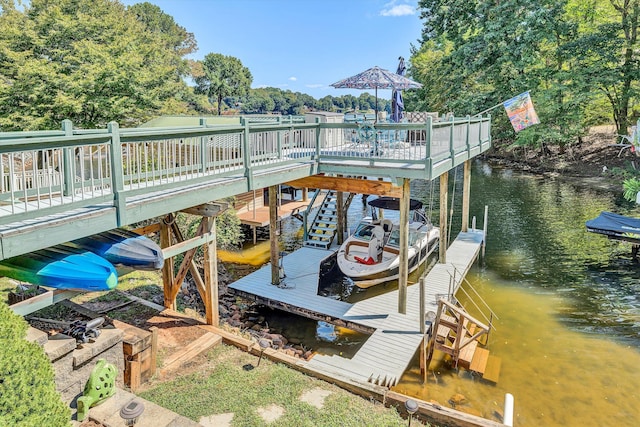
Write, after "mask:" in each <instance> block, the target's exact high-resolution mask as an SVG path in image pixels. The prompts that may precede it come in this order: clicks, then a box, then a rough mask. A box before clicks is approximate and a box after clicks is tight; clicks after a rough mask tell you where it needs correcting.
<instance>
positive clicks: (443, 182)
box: [439, 172, 449, 264]
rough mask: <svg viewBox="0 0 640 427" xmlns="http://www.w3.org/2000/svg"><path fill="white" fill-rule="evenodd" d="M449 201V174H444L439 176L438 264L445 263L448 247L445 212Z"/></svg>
mask: <svg viewBox="0 0 640 427" xmlns="http://www.w3.org/2000/svg"><path fill="white" fill-rule="evenodd" d="M448 200H449V172H445V173H443V174H442V175H440V245H439V251H440V254H439V255H440V264H446V263H447V247H449V241H448V238H447V229H448V228H449V227H447V223H448V219H447V212H448V211H449V208H448V205H447V203H448Z"/></svg>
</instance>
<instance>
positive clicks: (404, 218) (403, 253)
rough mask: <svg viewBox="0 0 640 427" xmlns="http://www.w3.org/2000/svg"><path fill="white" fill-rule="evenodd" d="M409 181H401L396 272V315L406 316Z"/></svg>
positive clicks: (406, 179)
mask: <svg viewBox="0 0 640 427" xmlns="http://www.w3.org/2000/svg"><path fill="white" fill-rule="evenodd" d="M409 183H410V181H409V179H408V178H404V179H403V181H402V197H401V199H400V266H399V271H398V313H401V314H407V282H408V281H409V202H410V200H411V196H410V194H409ZM418 259H420V256H419V255H418Z"/></svg>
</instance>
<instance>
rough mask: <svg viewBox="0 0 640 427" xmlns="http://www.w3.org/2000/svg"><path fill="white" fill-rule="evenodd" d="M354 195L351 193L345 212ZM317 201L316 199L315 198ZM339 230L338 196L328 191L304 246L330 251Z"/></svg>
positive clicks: (345, 202)
mask: <svg viewBox="0 0 640 427" xmlns="http://www.w3.org/2000/svg"><path fill="white" fill-rule="evenodd" d="M353 196H354V195H353V193H349V195H348V197H346V199H345V201H344V211H345V212H346V211H347V209H348V208H349V205H350V204H351V200H352V199H353ZM314 200H315V198H314ZM314 200H312V201H311V204H310V205H309V209H311V207H312V206H313V202H314ZM337 230H338V207H337V195H336V192H335V191H333V190H330V191H327V194H326V196H325V198H324V200H323V201H322V204H321V205H320V208H319V209H318V213H317V214H316V217H315V218H314V220H313V222H312V223H311V225H310V226H309V231H308V232H307V234H306V236H307V237H306V239H305V241H304V243H303V244H304V246H307V247H315V248H322V249H329V247H330V246H331V243H333V239H334V238H335V236H336V232H337Z"/></svg>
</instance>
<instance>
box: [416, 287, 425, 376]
mask: <svg viewBox="0 0 640 427" xmlns="http://www.w3.org/2000/svg"><path fill="white" fill-rule="evenodd" d="M418 283H419V284H420V333H421V334H422V341H421V342H420V373H421V374H422V378H423V381H422V382H423V383H424V378H426V372H427V366H426V364H427V353H426V350H427V348H426V347H427V346H426V342H425V341H426V336H425V332H426V329H427V328H426V325H425V323H424V321H425V315H424V310H425V307H424V302H425V292H424V291H425V289H424V276H421V277H420V280H419V282H418Z"/></svg>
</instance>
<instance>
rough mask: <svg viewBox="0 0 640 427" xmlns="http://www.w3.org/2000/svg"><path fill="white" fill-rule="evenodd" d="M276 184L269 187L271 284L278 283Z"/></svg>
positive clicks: (278, 251) (278, 252)
mask: <svg viewBox="0 0 640 427" xmlns="http://www.w3.org/2000/svg"><path fill="white" fill-rule="evenodd" d="M278 234H279V233H278V186H277V185H272V186H270V187H269V242H270V243H271V284H272V285H276V286H277V285H279V284H280V266H279V265H278V264H279V262H280V248H279V246H278Z"/></svg>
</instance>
